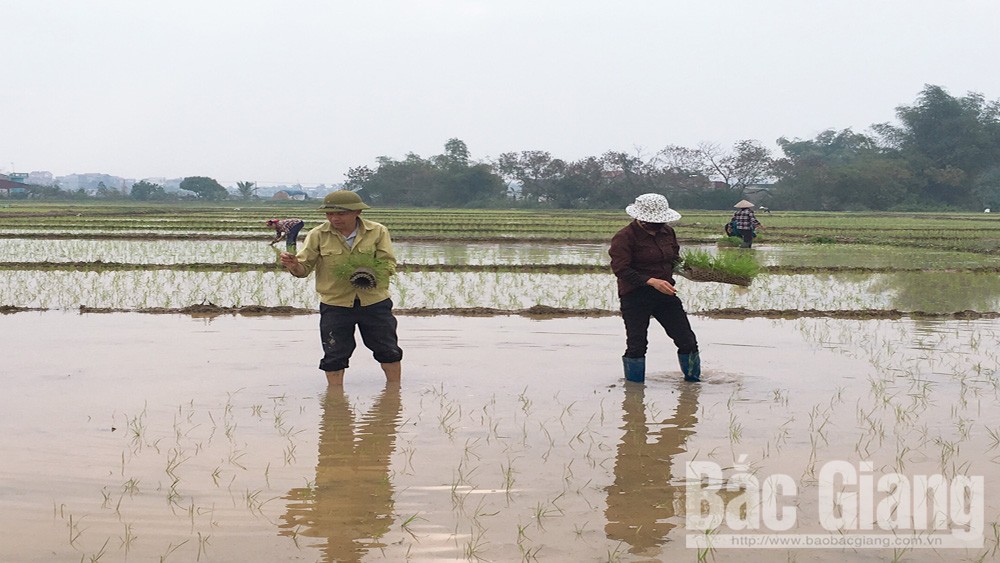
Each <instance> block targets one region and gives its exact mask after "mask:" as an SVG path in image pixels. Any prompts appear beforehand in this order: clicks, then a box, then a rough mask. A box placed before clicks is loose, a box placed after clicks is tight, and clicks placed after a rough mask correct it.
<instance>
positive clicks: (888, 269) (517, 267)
mask: <svg viewBox="0 0 1000 563" xmlns="http://www.w3.org/2000/svg"><path fill="white" fill-rule="evenodd" d="M280 269H281V267H280V266H279V265H277V264H275V263H272V262H261V263H247V262H189V263H173V264H162V263H160V264H154V263H125V262H104V261H102V260H94V261H90V262H50V261H41V262H0V271H3V270H18V271H21V270H23V271H30V270H76V271H88V272H91V271H92V272H100V271H108V270H114V271H129V270H135V271H138V270H184V271H204V272H266V271H271V270H280ZM396 271H398V272H503V273H540V274H595V273H610V272H611V270H610V267H609V266H607V265H603V264H406V263H403V264H398V265H397V266H396ZM761 272H762V273H767V274H825V273H857V274H881V273H892V272H946V273H1000V265H996V266H967V267H962V268H944V267H942V268H921V267H897V266H877V267H869V266H790V265H776V266H762V267H761Z"/></svg>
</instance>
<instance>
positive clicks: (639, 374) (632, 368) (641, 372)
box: [622, 356, 646, 383]
mask: <svg viewBox="0 0 1000 563" xmlns="http://www.w3.org/2000/svg"><path fill="white" fill-rule="evenodd" d="M622 365H624V366H625V379H626V380H628V381H632V382H634V383H642V382H644V381H646V358H626V357H624V356H623V357H622Z"/></svg>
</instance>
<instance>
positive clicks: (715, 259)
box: [675, 250, 761, 286]
mask: <svg viewBox="0 0 1000 563" xmlns="http://www.w3.org/2000/svg"><path fill="white" fill-rule="evenodd" d="M760 271H761V266H760V263H758V262H757V259H756V258H754V255H753V254H752V253H750V252H720V253H719V254H715V255H713V254H710V253H708V252H706V251H704V250H688V251H686V252H684V253H683V254H682V255H681V261H680V263H679V264H678V268H677V269H675V273H677V274H678V275H680V276H684V277H686V278H688V279H690V280H692V281H715V282H721V283H729V284H734V285H744V286H745V285H750V283H751V282H752V281H753V280H754V278H755V277H757V275H758V274H759V273H760Z"/></svg>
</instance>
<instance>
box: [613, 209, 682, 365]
mask: <svg viewBox="0 0 1000 563" xmlns="http://www.w3.org/2000/svg"><path fill="white" fill-rule="evenodd" d="M625 212H626V213H628V215H629V216H630V217H632V219H633V221H632V222H631V223H629V224H628V225H627V226H626V227H625V228H623V229H622V230H620V231H618V232H617V233H616V234H615V235H614V237H612V239H611V248H610V249H609V250H608V254H610V255H611V270H612V271H613V272H614V274H615V276H616V277H617V278H618V297H619V299H621V313H622V320H623V321H625V354H624V355H623V356H622V364H623V368H624V370H625V379H626V381H630V382H633V383H642V382H644V381H645V378H646V350H647V348H648V346H649V335H648V332H649V319H650V318H654V319H656V322H658V323H660V325H661V326H663V328H664V330H666V332H667V336H669V337H670V339H671V340H673V341H674V345H676V346H677V359H678V360H679V362H680V366H681V373H682V374H683V375H684V380H685V381H691V382H697V381H701V358H700V356H699V354H698V339H697V337H696V336H695V334H694V331H693V330H691V323H690V322H689V321H688V317H687V313H685V312H684V306H683V305H682V304H681V300H680V298H678V297H677V289H676V288H675V287H674V277H673V273H674V264H676V263H677V261H678V260H680V245H679V244H678V243H677V235H676V234H675V233H674V229H673V227H671V226H670V225H669V224H668V223H673V222H675V221H677V220H678V219H680V218H681V214H680V213H678V212H676V211H674V210H673V209H671V208H670V204H669V203H668V202H667V198H665V197H663V196H662V195H660V194H643V195H641V196H639V197H637V198H635V203H632V204H631V205H629V206H627V207H626V208H625Z"/></svg>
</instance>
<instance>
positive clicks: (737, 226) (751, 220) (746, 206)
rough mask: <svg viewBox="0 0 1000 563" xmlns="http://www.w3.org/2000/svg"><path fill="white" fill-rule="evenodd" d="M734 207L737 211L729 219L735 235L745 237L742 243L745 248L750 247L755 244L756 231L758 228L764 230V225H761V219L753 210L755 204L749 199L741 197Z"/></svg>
mask: <svg viewBox="0 0 1000 563" xmlns="http://www.w3.org/2000/svg"><path fill="white" fill-rule="evenodd" d="M733 207H735V208H736V212H735V213H733V217H732V219H730V220H729V224H730V225H731V226H732V232H733V235H734V236H738V237H740V238H742V239H743V244H742V245H741V246H742V247H743V248H750V247H751V246H753V237H755V236H757V233H756V232H755V231H756V230H757V229H761V230H763V229H764V225H761V224H760V221H758V220H757V215H755V214H754V212H753V204H752V203H750V202H749V201H747V200H745V199H741V200H740V201H739V203H737V204H736V205H734V206H733Z"/></svg>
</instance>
